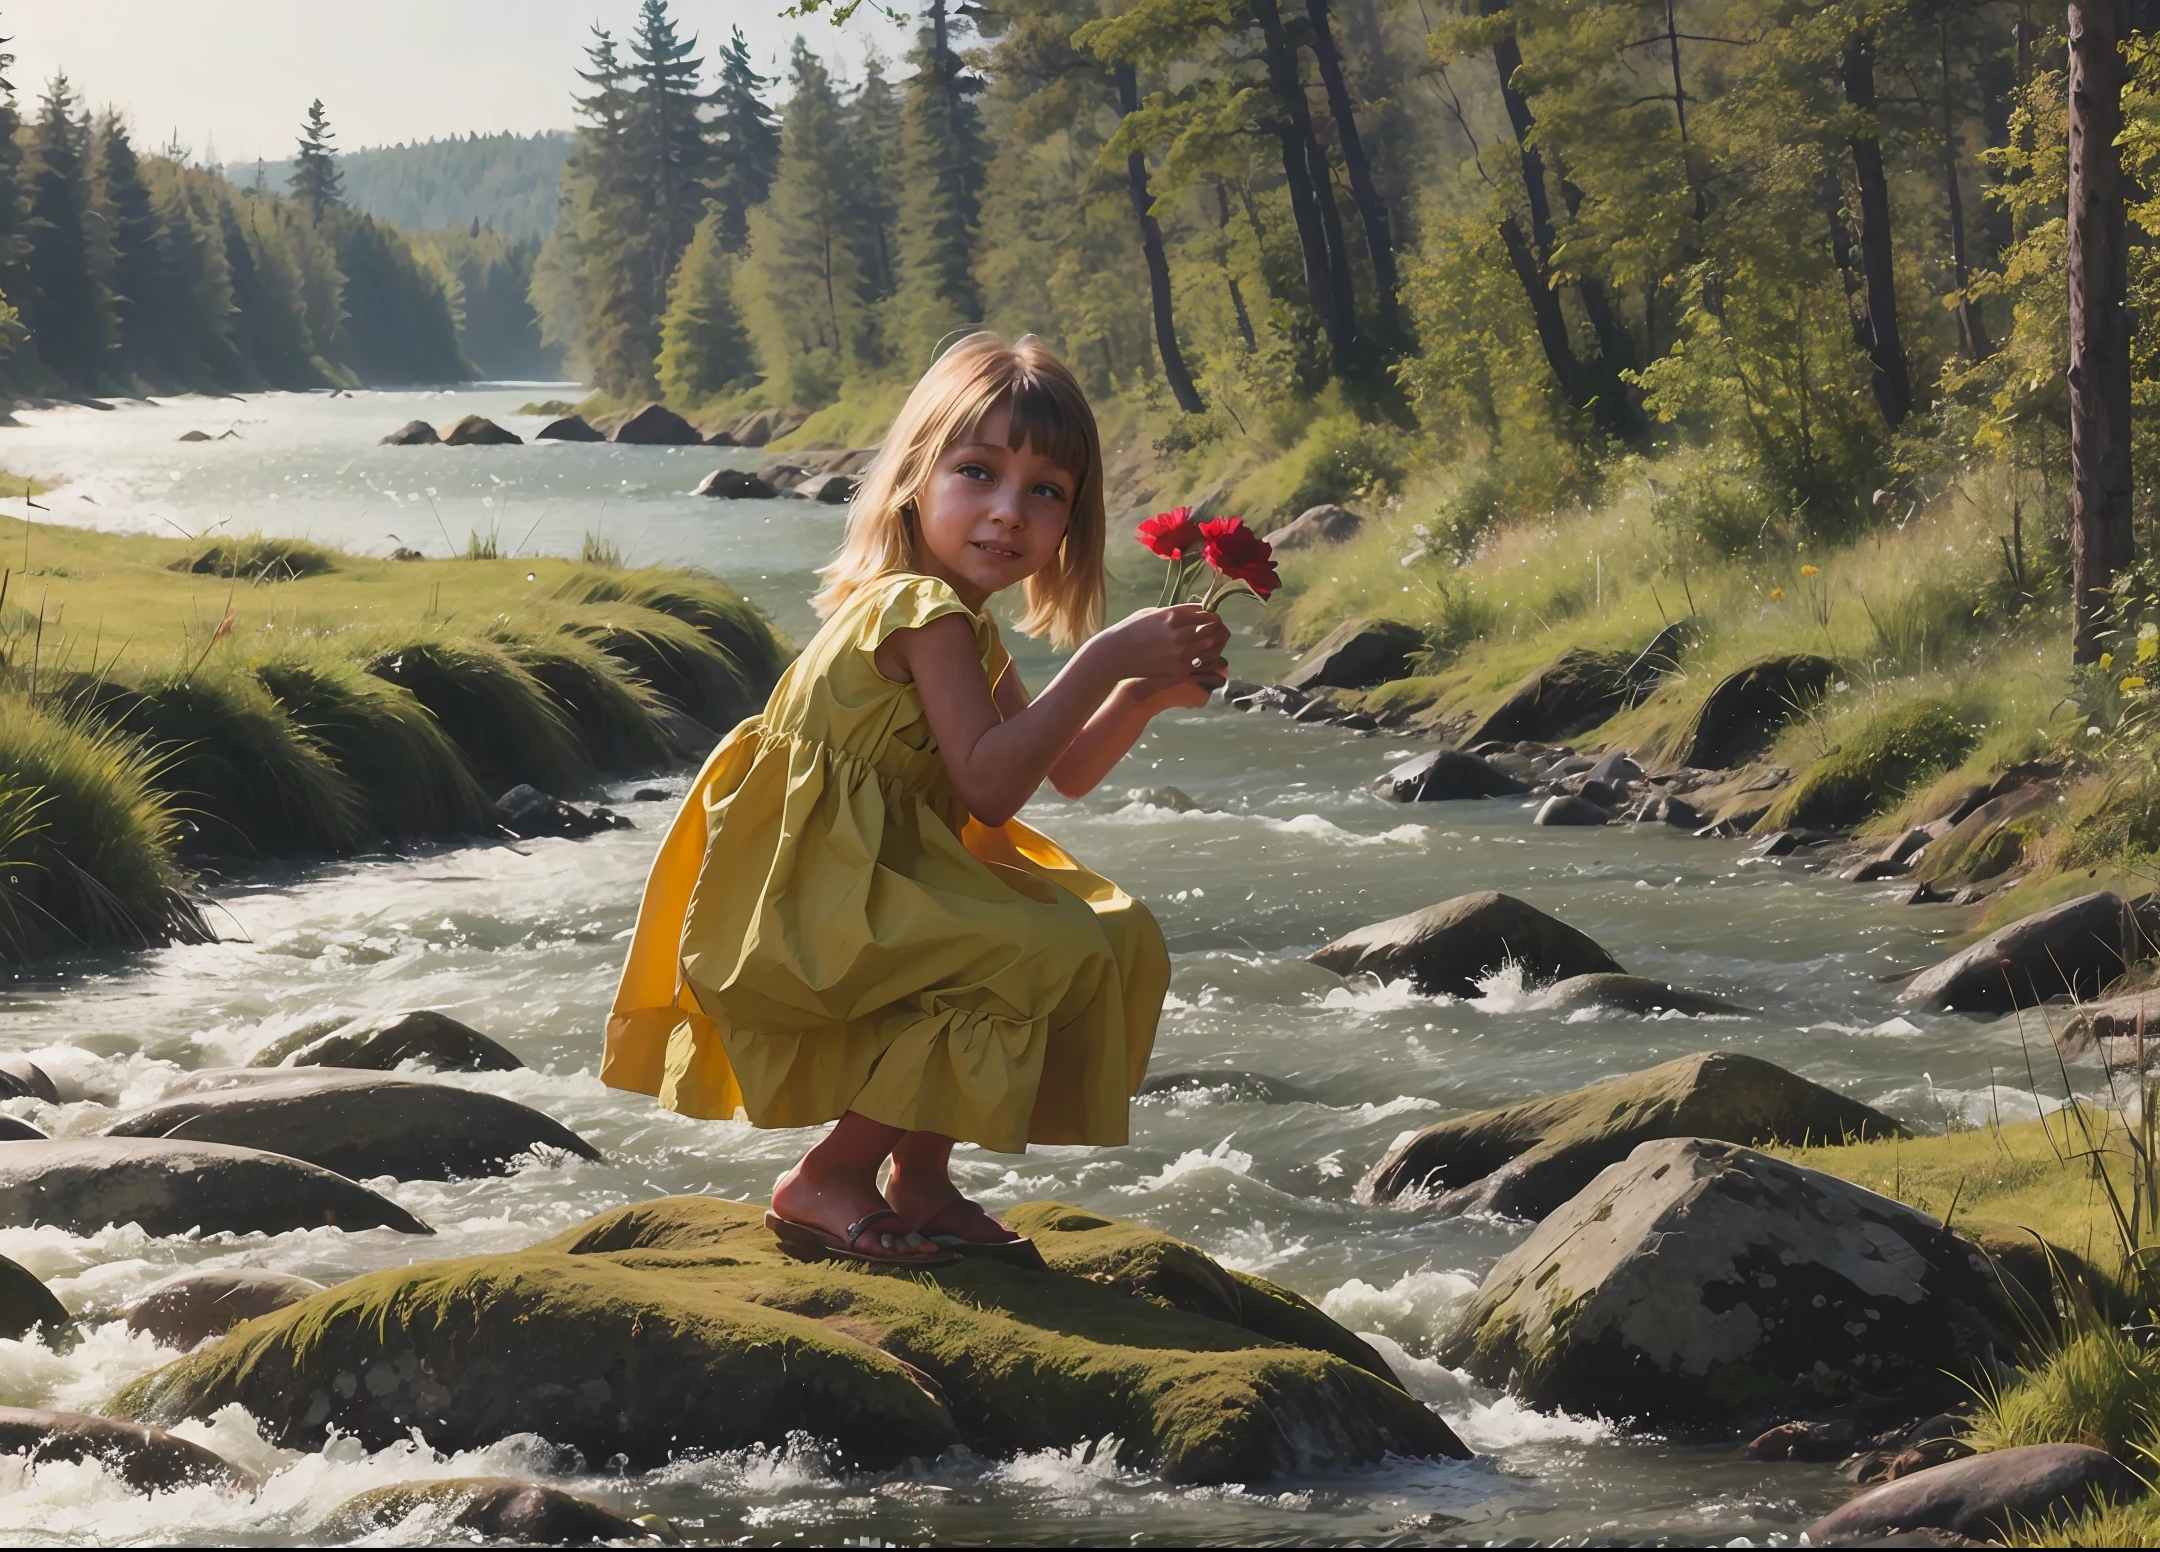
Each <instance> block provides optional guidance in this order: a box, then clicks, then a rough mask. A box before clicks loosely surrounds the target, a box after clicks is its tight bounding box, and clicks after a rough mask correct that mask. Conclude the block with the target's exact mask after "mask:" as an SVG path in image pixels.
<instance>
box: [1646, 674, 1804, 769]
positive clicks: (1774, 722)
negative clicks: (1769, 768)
mask: <svg viewBox="0 0 2160 1552" xmlns="http://www.w3.org/2000/svg"><path fill="white" fill-rule="evenodd" d="M1843 672H1844V670H1843V669H1841V668H1840V667H1838V665H1837V664H1836V663H1833V662H1832V661H1831V660H1830V659H1828V658H1826V657H1817V656H1816V655H1815V654H1814V653H1812V652H1796V653H1792V654H1790V655H1787V656H1784V657H1770V658H1764V659H1763V660H1762V661H1761V662H1758V663H1750V664H1748V665H1747V667H1745V668H1742V669H1740V670H1739V671H1738V672H1736V673H1731V674H1727V675H1726V676H1725V677H1724V678H1723V679H1720V680H1719V681H1718V682H1717V684H1716V685H1715V686H1713V687H1712V689H1711V691H1710V693H1709V694H1708V695H1706V696H1704V697H1703V703H1702V705H1700V706H1698V707H1697V708H1696V710H1695V715H1694V716H1693V717H1692V718H1690V719H1689V721H1688V725H1687V727H1686V728H1685V730H1683V731H1682V733H1681V734H1680V737H1679V738H1678V740H1676V741H1675V744H1674V746H1673V748H1672V750H1671V751H1670V753H1671V754H1672V757H1673V763H1674V764H1676V765H1692V766H1698V767H1701V768H1702V769H1705V770H1726V769H1729V768H1730V767H1732V766H1735V765H1745V764H1746V763H1747V762H1748V761H1749V760H1752V759H1753V758H1755V756H1757V755H1759V754H1761V753H1762V752H1763V751H1764V750H1766V749H1768V748H1769V747H1770V745H1771V743H1772V742H1773V741H1774V740H1775V739H1776V737H1777V735H1778V730H1779V729H1780V728H1782V727H1784V726H1785V724H1786V723H1787V722H1790V721H1791V720H1792V719H1793V718H1794V717H1795V716H1797V715H1799V713H1801V712H1802V711H1805V710H1806V709H1807V708H1808V707H1809V706H1812V705H1813V704H1814V703H1815V702H1816V701H1818V700H1821V699H1822V697H1823V696H1824V694H1825V693H1827V692H1828V690H1829V688H1830V686H1831V685H1832V684H1834V683H1836V681H1837V679H1838V677H1839V675H1840V674H1842V673H1843Z"/></svg>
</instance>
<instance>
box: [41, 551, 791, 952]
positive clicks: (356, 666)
mask: <svg viewBox="0 0 2160 1552" xmlns="http://www.w3.org/2000/svg"><path fill="white" fill-rule="evenodd" d="M0 567H4V568H5V571H6V575H7V581H6V591H5V594H4V596H0V959H14V960H24V959H29V958H34V957H38V956H42V955H47V954H51V953H56V952H66V951H68V950H70V949H73V948H78V947H92V948H94V947H105V946H113V945H128V944H146V943H158V942H167V941H174V940H181V941H186V940H189V939H193V938H198V937H201V936H203V935H204V934H205V931H206V928H205V925H204V923H203V920H202V918H201V916H200V913H199V911H198V908H197V906H196V904H195V902H194V898H193V896H192V894H191V873H190V864H191V863H193V862H196V861H199V860H202V859H217V860H218V861H219V862H220V863H221V864H222V863H228V862H230V861H232V860H242V861H244V860H249V859H260V858H271V857H305V856H337V855H345V854H349V853H351V852H353V851H356V850H358V849H361V848H363V847H366V846H369V845H374V844H379V843H383V842H399V841H408V840H415V839H421V838H426V837H433V836H448V835H458V834H472V833H481V832H484V831H486V830H488V829H489V828H490V827H491V824H492V821H491V818H490V810H491V808H492V799H493V798H494V796H495V795H497V794H498V793H500V792H502V791H503V790H505V789H506V788H508V787H511V786H514V785H516V784H518V783H520V782H530V783H531V784H532V785H534V786H537V787H540V788H542V789H543V790H545V791H548V792H551V793H554V794H556V795H558V796H577V795H579V794H580V793H581V792H584V791H586V790H588V789H590V788H591V787H592V785H593V784H594V783H596V782H597V781H598V780H600V779H601V778H602V777H604V776H609V775H622V774H629V773H633V772H638V771H643V770H649V769H655V768H658V767H661V766H664V765H666V764H668V763H670V762H671V761H674V760H678V759H691V758H696V757H698V756H700V755H702V754H703V753H704V750H705V748H707V747H709V745H710V742H711V739H712V737H713V736H714V732H715V730H717V729H725V728H726V727H728V726H729V725H731V724H732V723H733V722H734V721H736V720H737V719H739V718H740V717H742V716H744V715H746V714H748V713H749V712H750V711H752V710H754V709H755V708H756V706H757V704H758V703H759V702H761V701H762V699H763V697H764V696H765V694H766V693H767V691H768V690H769V689H770V687H771V684H772V682H773V680H774V679H775V678H776V677H777V676H778V673H779V671H780V668H781V667H782V666H783V665H784V663H785V661H786V658H787V656H788V654H789V649H788V647H787V645H786V643H785V642H783V641H782V640H780V639H779V638H778V637H777V636H776V635H775V634H774V633H773V631H772V629H771V628H770V626H768V625H767V624H766V622H765V621H764V619H763V618H762V617H761V616H760V615H759V614H758V613H757V612H756V611H755V610H754V609H752V608H751V607H750V606H749V605H748V604H746V603H745V602H744V601H743V600H742V599H741V598H739V597H738V596H737V595H736V594H735V593H734V592H733V591H731V590H730V589H729V588H727V587H726V586H725V585H724V584H723V583H721V582H719V581H717V580H715V579H713V578H710V577H705V576H700V575H696V574H692V573H688V572H674V571H657V570H639V571H633V570H623V569H621V568H612V567H603V566H594V565H585V564H576V563H571V562H567V561H559V560H534V559H526V560H514V561H512V560H495V559H478V560H444V561H425V560H419V561H393V560H376V559H369V558H364V557H360V556H353V555H347V554H343V553H341V552H338V551H334V550H330V549H326V548H323V547H322V546H319V545H313V544H308V543H305V542H301V541H293V540H266V539H261V538H247V539H237V540H215V541H208V542H195V543H190V542H187V541H183V540H178V539H174V540H163V539H152V538H139V537H121V536H115V535H110V534H100V533H92V532H87V531H84V530H81V529H73V528H63V527H57V526H50V525H22V526H17V525H15V524H12V523H11V524H9V525H8V531H7V532H5V533H4V534H0Z"/></svg>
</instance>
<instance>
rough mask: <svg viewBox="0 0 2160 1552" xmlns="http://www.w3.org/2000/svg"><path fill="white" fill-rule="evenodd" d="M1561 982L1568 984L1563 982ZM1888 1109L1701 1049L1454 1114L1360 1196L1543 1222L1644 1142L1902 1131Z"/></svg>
mask: <svg viewBox="0 0 2160 1552" xmlns="http://www.w3.org/2000/svg"><path fill="white" fill-rule="evenodd" d="M1562 984H1566V983H1562ZM1903 1135H1905V1128H1904V1127H1902V1126H1900V1125H1899V1124H1898V1123H1897V1122H1896V1121H1894V1120H1892V1119H1891V1118H1890V1117H1889V1116H1886V1115H1884V1114H1883V1113H1882V1112H1881V1111H1879V1110H1875V1109H1872V1108H1870V1107H1869V1106H1867V1105H1863V1104H1861V1103H1860V1102H1859V1101H1858V1100H1856V1099H1848V1098H1846V1097H1845V1096H1844V1095H1843V1094H1839V1093H1837V1092H1835V1091H1834V1090H1831V1089H1826V1088H1823V1087H1822V1086H1821V1085H1819V1084H1814V1083H1810V1082H1808V1080H1807V1079H1805V1078H1802V1077H1800V1076H1798V1075H1797V1074H1794V1073H1790V1072H1787V1071H1786V1070H1785V1069H1784V1068H1782V1067H1779V1066H1777V1065H1776V1064H1775V1063H1772V1062H1766V1061H1763V1060H1762V1059H1761V1058H1759V1057H1754V1056H1743V1055H1741V1054H1740V1053H1738V1052H1735V1051H1701V1052H1698V1053H1697V1054H1695V1055H1693V1056H1683V1057H1681V1058H1680V1059H1679V1060H1678V1061H1672V1062H1665V1063H1663V1064H1661V1065H1659V1066H1656V1067H1652V1068H1649V1069H1647V1070H1646V1071H1643V1072H1635V1073H1629V1074H1628V1075H1627V1076H1626V1077H1624V1078H1609V1079H1607V1080H1606V1081H1605V1082H1603V1083H1593V1084H1590V1085H1589V1086H1588V1087H1586V1088H1579V1089H1572V1090H1570V1091H1569V1092H1567V1093H1565V1094H1555V1095H1553V1096H1552V1097H1551V1098H1549V1099H1535V1100H1532V1101H1530V1102H1529V1103H1528V1104H1522V1105H1506V1106H1502V1107H1501V1108H1499V1109H1496V1110H1481V1111H1478V1112H1477V1113H1476V1114H1475V1115H1466V1116H1458V1117H1456V1118H1455V1119H1454V1120H1452V1121H1442V1122H1440V1123H1439V1124H1438V1125H1435V1126H1428V1127H1426V1128H1425V1130H1423V1131H1422V1132H1419V1133H1418V1134H1417V1135H1416V1136H1414V1137H1411V1138H1409V1139H1407V1140H1406V1141H1404V1142H1401V1143H1398V1144H1397V1145H1396V1146H1395V1147H1393V1148H1390V1149H1389V1150H1388V1153H1387V1156H1386V1157H1385V1158H1383V1159H1382V1160H1381V1161H1380V1162H1379V1163H1378V1164H1375V1165H1374V1166H1373V1167H1372V1169H1371V1170H1370V1171H1369V1172H1368V1173H1367V1174H1366V1176H1365V1178H1364V1179H1363V1180H1362V1181H1360V1182H1359V1183H1358V1188H1357V1195H1358V1198H1359V1200H1361V1201H1367V1202H1388V1201H1393V1200H1394V1199H1395V1198H1396V1197H1398V1196H1401V1195H1403V1194H1404V1193H1405V1192H1410V1191H1417V1192H1422V1193H1426V1194H1430V1195H1432V1196H1434V1197H1436V1198H1437V1200H1436V1203H1435V1205H1436V1206H1437V1207H1438V1208H1439V1210H1440V1211H1442V1212H1444V1213H1463V1212H1491V1213H1500V1214H1503V1215H1505V1216H1507V1217H1511V1218H1542V1217H1544V1216H1545V1215H1546V1214H1547V1213H1549V1212H1551V1211H1553V1210H1554V1209H1555V1208H1557V1207H1558V1206H1560V1205H1561V1203H1563V1202H1565V1201H1566V1200H1567V1199H1568V1198H1569V1197H1571V1196H1573V1195H1575V1193H1576V1192H1578V1191H1580V1190H1582V1189H1583V1187H1585V1186H1587V1185H1589V1184H1590V1182H1591V1181H1592V1180H1593V1179H1595V1178H1596V1176H1597V1174H1598V1172H1599V1171H1600V1170H1602V1169H1604V1168H1605V1167H1606V1166H1607V1165H1610V1164H1617V1163H1619V1162H1620V1161H1621V1160H1622V1159H1624V1158H1626V1157H1627V1156H1628V1155H1629V1154H1630V1153H1632V1152H1634V1151H1635V1149H1636V1148H1637V1147H1638V1146H1639V1145H1641V1144H1642V1143H1645V1142H1649V1141H1651V1140H1652V1139H1654V1138H1660V1137H1714V1138H1718V1139H1720V1140H1722V1141H1725V1142H1735V1143H1747V1144H1755V1143H1766V1142H1775V1141H1783V1142H1794V1143H1801V1142H1815V1143H1823V1142H1839V1141H1843V1140H1846V1139H1853V1140H1858V1139H1860V1138H1865V1137H1901V1136H1903Z"/></svg>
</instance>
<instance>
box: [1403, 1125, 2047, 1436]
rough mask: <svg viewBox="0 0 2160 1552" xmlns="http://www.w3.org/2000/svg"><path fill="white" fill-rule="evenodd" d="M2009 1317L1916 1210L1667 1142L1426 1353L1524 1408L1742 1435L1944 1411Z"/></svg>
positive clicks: (1606, 1184) (1744, 1154)
mask: <svg viewBox="0 0 2160 1552" xmlns="http://www.w3.org/2000/svg"><path fill="white" fill-rule="evenodd" d="M2020 1313H2021V1312H2020V1311H2019V1310H2018V1309H2016V1308H2014V1307H2013V1306H2012V1305H2011V1304H2010V1302H2009V1297H2008V1295H2007V1294H2006V1293H2005V1291H2004V1287H2003V1282H2002V1278H2001V1274H2000V1273H1999V1271H1998V1269H1997V1268H1996V1266H1995V1264H1994V1263H1993V1261H1992V1260H1991V1259H1990V1258H1989V1257H1988V1256H1987V1255H1986V1254H1985V1253H1984V1252H1983V1251H1981V1250H1980V1249H1979V1248H1978V1247H1976V1246H1974V1245H1972V1244H1970V1243H1969V1242H1967V1241H1965V1240H1963V1239H1960V1238H1959V1237H1958V1236H1957V1235H1955V1234H1953V1233H1951V1232H1949V1231H1948V1230H1947V1229H1945V1228H1944V1227H1943V1226H1942V1225H1941V1224H1940V1223H1938V1222H1936V1221H1935V1220H1934V1219H1933V1218H1930V1217H1928V1216H1927V1215H1926V1214H1924V1213H1921V1212H1916V1211H1915V1210H1913V1209H1912V1208H1910V1207H1907V1206H1905V1205H1904V1204H1902V1203H1900V1202H1893V1201H1891V1200H1890V1199H1889V1198H1888V1197H1882V1196H1877V1195H1875V1194H1874V1193H1873V1192H1871V1191H1864V1190H1862V1189H1861V1188H1860V1187H1858V1186H1855V1185H1852V1184H1850V1183H1849V1182H1847V1181H1843V1180H1840V1179H1838V1178H1837V1177H1836V1176H1834V1175H1826V1174H1824V1173H1822V1172H1821V1171H1820V1170H1812V1169H1803V1168H1801V1167H1800V1166H1798V1165H1795V1164H1788V1163H1785V1162H1784V1161H1782V1160H1779V1159H1773V1158H1771V1157H1769V1156H1768V1155H1766V1154H1762V1153H1757V1152H1755V1151H1754V1150H1753V1149H1750V1148H1743V1147H1739V1146H1736V1145H1734V1144H1732V1143H1725V1142H1713V1141H1710V1140H1708V1139H1705V1138H1700V1137H1670V1138H1664V1139H1661V1140H1658V1141H1655V1142H1646V1143H1643V1144H1642V1145H1641V1146H1640V1147H1638V1148H1636V1149H1635V1150H1634V1152H1632V1153H1630V1154H1629V1155H1628V1156H1627V1158H1626V1159H1624V1160H1623V1161H1621V1162H1620V1163H1618V1164H1615V1165H1612V1166H1611V1167H1610V1168H1608V1169H1606V1170H1605V1171H1604V1172H1603V1173H1601V1174H1600V1175H1598V1177H1597V1178H1596V1179H1595V1180H1593V1181H1591V1183H1590V1184H1589V1186H1588V1187H1587V1188H1585V1189H1584V1190H1583V1191H1582V1192H1581V1193H1580V1194H1578V1195H1577V1196H1575V1197H1574V1198H1572V1199H1571V1200H1569V1201H1568V1202H1566V1203H1565V1204H1563V1205H1562V1206H1560V1207H1559V1208H1557V1209H1556V1210H1555V1211H1553V1212H1552V1213H1551V1214H1550V1215H1548V1216H1547V1217H1546V1218H1545V1220H1544V1221H1543V1222H1542V1223H1540V1224H1539V1225H1538V1226H1537V1228H1535V1229H1534V1230H1532V1231H1531V1233H1530V1235H1529V1237H1528V1238H1527V1239H1525V1240H1523V1242H1522V1243H1521V1244H1519V1245H1517V1246H1516V1247H1515V1249H1514V1250H1512V1251H1510V1252H1509V1253H1508V1254H1507V1255H1506V1256H1504V1257H1502V1258H1501V1260H1500V1263H1499V1264H1498V1265H1497V1266H1495V1267H1494V1268H1493V1269H1492V1271H1491V1272H1490V1273H1489V1274H1488V1275H1487V1276H1486V1278H1485V1282H1484V1285H1483V1286H1482V1287H1481V1288H1480V1289H1479V1290H1478V1293H1477V1296H1476V1297H1475V1298H1474V1299H1473V1300H1471V1302H1470V1304H1469V1306H1468V1308H1467V1309H1466V1310H1465V1311H1464V1313H1463V1315H1462V1317H1461V1320H1460V1322H1459V1323H1458V1324H1457V1326H1456V1327H1455V1328H1454V1330H1453V1331H1452V1332H1451V1333H1450V1334H1449V1336H1448V1337H1447V1338H1446V1339H1445V1340H1444V1341H1443V1342H1442V1343H1441V1345H1440V1349H1439V1352H1438V1354H1437V1356H1438V1357H1439V1359H1440V1361H1441V1362H1442V1363H1445V1364H1448V1365H1450V1366H1453V1367H1459V1368H1465V1369H1468V1370H1469V1371H1470V1373H1471V1374H1472V1375H1473V1376H1474V1377H1476V1378H1477V1379H1478V1380H1480V1381H1481V1382H1483V1383H1485V1384H1489V1385H1503V1384H1504V1385H1506V1386H1507V1387H1508V1389H1510V1390H1511V1391H1513V1392H1515V1393H1516V1394H1517V1395H1519V1396H1520V1397H1521V1398H1522V1399H1523V1400H1524V1401H1525V1402H1527V1403H1528V1404H1529V1405H1531V1406H1534V1407H1537V1408H1539V1409H1540V1410H1544V1409H1548V1408H1553V1409H1561V1410H1566V1411H1570V1412H1577V1413H1585V1414H1595V1415H1598V1416H1604V1417H1613V1418H1625V1419H1629V1420H1632V1421H1634V1422H1637V1423H1640V1424H1643V1425H1646V1426H1650V1427H1660V1428H1668V1427H1680V1428H1686V1427H1691V1426H1711V1425H1721V1426H1730V1425H1732V1424H1733V1423H1735V1422H1744V1421H1751V1422H1754V1423H1756V1424H1758V1425H1760V1424H1762V1423H1766V1422H1769V1421H1773V1420H1775V1419H1776V1418H1777V1417H1780V1416H1782V1417H1787V1418H1789V1417H1791V1416H1793V1415H1794V1414H1795V1413H1805V1412H1807V1411H1808V1410H1810V1409H1816V1410H1819V1409H1821V1408H1823V1407H1825V1406H1827V1405H1829V1404H1831V1403H1833V1402H1835V1401H1837V1400H1840V1399H1843V1398H1844V1397H1846V1396H1849V1395H1850V1394H1851V1393H1853V1392H1855V1391H1861V1392H1866V1393H1868V1394H1871V1395H1878V1396H1880V1395H1887V1394H1891V1393H1893V1392H1896V1393H1911V1394H1914V1395H1919V1394H1922V1393H1927V1394H1934V1393H1937V1392H1941V1393H1944V1394H1945V1395H1948V1396H1950V1398H1951V1399H1954V1393H1955V1391H1956V1389H1957V1381H1956V1378H1955V1376H1970V1375H1972V1374H1974V1373H1976V1372H1977V1370H1978V1366H1979V1364H1980V1362H1981V1360H1982V1358H1983V1355H1985V1354H1986V1353H1987V1352H1988V1351H1989V1350H1990V1349H1991V1348H1995V1347H2000V1346H2002V1345H2004V1344H2007V1343H2009V1342H2011V1341H2014V1340H2015V1339H2016V1337H2017V1335H2018V1333H2019V1332H2020V1330H2021V1329H2023V1328H2022V1325H2021V1323H2020Z"/></svg>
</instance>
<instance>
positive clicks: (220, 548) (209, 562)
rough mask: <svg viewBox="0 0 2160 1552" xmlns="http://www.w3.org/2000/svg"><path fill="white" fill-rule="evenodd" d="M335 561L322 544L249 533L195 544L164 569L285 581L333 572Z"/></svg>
mask: <svg viewBox="0 0 2160 1552" xmlns="http://www.w3.org/2000/svg"><path fill="white" fill-rule="evenodd" d="M337 563H338V554H337V551H335V550H332V549H328V548H326V547H325V546H323V545H320V544H311V543H309V542H308V541H307V540H305V539H283V538H272V537H268V536H266V535H264V534H261V533H251V534H249V535H247V536H246V537H245V538H241V539H212V540H210V541H209V542H208V543H206V544H199V545H197V546H196V547H195V548H194V549H192V550H190V551H188V552H187V553H186V554H185V555H183V556H181V557H180V558H179V559H178V560H176V561H173V562H171V563H170V565H169V566H168V567H167V569H168V570H171V571H186V572H192V573H194V574H195V575H197V576H208V577H227V578H230V579H231V580H233V581H236V582H250V583H254V582H285V581H290V580H291V579H292V578H294V577H313V576H320V575H322V574H323V573H324V572H326V571H335V570H337Z"/></svg>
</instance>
